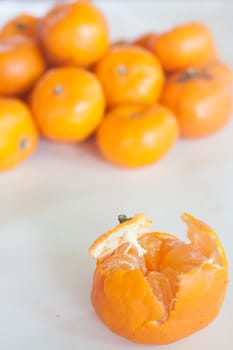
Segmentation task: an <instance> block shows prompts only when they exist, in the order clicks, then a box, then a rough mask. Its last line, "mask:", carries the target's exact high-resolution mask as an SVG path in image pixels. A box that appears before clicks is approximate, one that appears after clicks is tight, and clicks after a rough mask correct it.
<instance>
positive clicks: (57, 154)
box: [0, 0, 233, 350]
mask: <svg viewBox="0 0 233 350" xmlns="http://www.w3.org/2000/svg"><path fill="white" fill-rule="evenodd" d="M98 3H99V6H100V7H101V8H102V9H103V10H104V12H105V13H106V15H107V16H108V18H109V20H110V23H111V27H112V37H113V38H121V37H127V38H134V37H135V36H137V35H138V34H140V33H141V32H144V31H147V30H153V29H154V30H163V29H165V28H168V27H170V26H172V25H174V24H176V23H181V22H185V21H190V20H200V21H204V22H206V23H207V24H208V25H209V26H210V28H211V29H212V30H213V32H214V34H215V37H216V40H217V44H218V47H219V50H220V52H221V55H222V58H223V59H224V60H225V61H227V62H228V63H230V64H233V51H232V34H233V27H232V13H233V3H232V2H231V1H218V2H214V1H204V0H203V1H195V3H194V2H192V1H172V0H170V1H153V0H151V1H150V0H148V1H145V0H144V1H139V0H138V1H132V0H131V1H130V0H128V1H127V0H125V1H119V0H111V1H110V0H105V1H99V2H98ZM49 5H50V1H41V2H39V1H22V2H20V1H15V2H13V1H1V2H0V17H1V20H2V22H3V20H6V19H7V18H8V17H9V16H13V15H15V14H17V13H18V12H19V11H31V12H33V13H35V14H36V13H37V14H42V13H43V12H44V11H45V10H46V9H47V8H48V7H49ZM232 156H233V122H231V123H230V125H229V126H228V127H227V128H226V129H224V130H223V131H221V132H219V133H218V134H216V135H214V136H212V137H209V138H206V139H202V140H198V141H179V142H178V144H177V145H176V147H175V148H174V149H173V150H172V152H171V153H170V154H169V155H168V156H167V157H166V158H164V159H163V160H162V161H160V162H159V163H158V164H155V165H154V166H151V167H148V168H145V169H139V170H125V169H120V168H117V167H114V166H112V165H110V164H107V163H105V162H104V161H103V160H102V159H101V158H100V157H99V155H98V153H97V151H96V149H95V147H94V143H93V142H86V143H84V144H82V145H79V146H77V145H62V144H51V143H49V142H46V141H43V142H41V144H40V146H39V148H38V151H37V152H36V154H35V155H34V156H33V157H32V158H31V159H30V160H28V161H27V162H25V163H24V164H23V165H22V166H19V167H18V168H16V169H15V170H14V171H11V172H8V173H2V174H1V175H0V349H1V350H29V349H30V350H31V349H33V350H73V349H80V350H82V349H88V350H105V349H106V350H115V349H124V350H126V349H133V348H136V349H145V348H146V347H145V346H140V345H139V346H138V345H133V344H131V343H129V342H128V341H126V340H124V339H122V338H119V337H117V336H115V335H114V334H112V333H111V332H110V331H109V330H108V329H107V328H106V327H105V326H104V325H103V324H102V323H101V322H100V321H99V320H98V319H97V317H96V316H95V314H94V312H93V310H92V308H91V305H90V302H89V293H90V287H91V279H92V273H93V269H94V261H91V260H90V259H89V257H88V255H87V249H88V247H89V245H90V244H91V242H92V241H93V240H94V239H95V238H96V236H97V235H99V234H100V233H102V232H104V231H105V230H107V229H108V228H110V227H112V226H113V225H114V224H115V222H116V217H117V215H118V214H119V213H127V214H128V215H133V214H134V213H136V212H144V213H145V214H146V215H147V216H148V217H149V218H151V219H153V220H154V229H155V230H163V231H167V232H171V233H175V234H177V235H179V236H180V237H184V233H185V229H184V226H183V224H182V223H181V222H180V220H179V216H180V214H181V213H182V212H183V211H188V212H190V213H192V214H193V215H196V216H197V217H200V218H202V219H203V220H205V221H206V222H208V223H209V224H210V225H211V226H213V227H214V228H215V230H216V231H217V232H218V233H219V236H220V238H221V240H222V242H223V244H224V246H225V248H226V252H227V255H228V260H229V265H230V277H231V279H232V266H233V236H232V233H233V218H232V210H233V186H232V179H233V158H232ZM232 315H233V288H232V285H231V284H230V285H229V288H228V293H227V297H226V300H225V302H224V305H223V308H222V311H221V313H220V315H219V317H218V318H217V319H216V320H215V321H214V322H213V323H212V324H211V325H210V326H209V327H208V328H206V329H205V330H203V331H200V332H199V333H196V334H195V335H193V336H191V337H189V338H187V339H185V340H183V341H180V342H178V343H176V344H173V345H169V346H165V347H163V349H166V350H167V349H174V350H194V349H195V350H196V349H205V350H220V349H223V350H227V349H230V348H232V346H233V326H232ZM230 344H231V345H230ZM156 348H158V349H160V348H162V347H156Z"/></svg>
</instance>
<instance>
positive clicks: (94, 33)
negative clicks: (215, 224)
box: [0, 0, 232, 170]
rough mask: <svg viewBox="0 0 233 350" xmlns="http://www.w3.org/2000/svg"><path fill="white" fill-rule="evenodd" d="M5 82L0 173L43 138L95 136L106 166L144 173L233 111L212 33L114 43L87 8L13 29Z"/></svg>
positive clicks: (1, 57)
mask: <svg viewBox="0 0 233 350" xmlns="http://www.w3.org/2000/svg"><path fill="white" fill-rule="evenodd" d="M0 76H1V86H0V140H1V142H0V170H5V169H9V168H11V167H13V166H14V165H16V164H18V163H19V162H20V161H21V160H22V159H24V158H26V157H27V156H29V155H30V154H31V153H32V152H33V151H34V149H35V146H36V144H37V142H36V141H37V140H38V137H39V136H40V135H41V136H42V137H46V138H48V139H50V140H54V141H63V142H80V141H82V140H85V139H86V138H88V137H89V136H90V135H93V134H94V133H96V134H95V135H96V144H97V147H98V148H99V150H100V152H101V154H102V155H103V156H104V157H105V158H106V159H107V160H108V161H110V162H112V163H115V164H118V165H120V166H125V167H139V166H144V165H147V164H151V163H154V162H155V161H157V160H158V159H160V158H161V157H162V156H164V155H165V154H166V153H167V152H168V151H169V150H170V149H171V148H172V146H173V145H174V144H175V142H176V140H177V139H178V137H179V136H182V137H187V138H193V137H201V136H206V135H209V134H212V133H214V132H216V131H217V130H219V129H221V128H222V127H223V126H224V125H225V124H226V123H227V122H228V120H229V118H230V116H231V111H232V73H231V70H230V68H229V67H227V65H225V64H224V63H223V62H221V61H220V60H219V58H218V52H217V50H216V47H215V44H214V40H213V37H212V34H211V33H210V31H209V30H208V28H207V27H206V26H205V25H203V24H201V23H188V24H184V25H181V26H178V27H176V28H174V29H172V30H170V31H168V32H166V33H153V32H152V33H148V34H145V35H143V36H142V37H140V38H139V39H137V40H135V41H133V42H126V41H120V42H115V43H110V40H109V28H108V24H107V21H106V19H105V17H104V15H103V14H102V13H101V11H100V10H99V9H97V8H96V7H95V5H94V4H92V2H91V1H88V0H80V1H74V2H71V3H60V4H58V5H56V6H54V7H53V8H52V9H51V10H50V11H49V12H48V13H47V14H46V15H45V16H44V17H42V18H37V17H35V16H32V15H29V14H21V15H19V16H17V17H16V18H13V19H12V20H11V21H9V22H8V23H6V24H5V25H4V26H3V27H2V29H1V30H0ZM16 104H17V105H18V107H17V108H16V107H15V106H16ZM22 115H24V118H23V117H22ZM26 115H27V117H26ZM29 124H30V125H31V126H32V127H31V128H28V125H29ZM22 140H23V141H22ZM22 145H23V146H22Z"/></svg>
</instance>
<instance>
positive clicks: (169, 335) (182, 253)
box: [89, 214, 228, 344]
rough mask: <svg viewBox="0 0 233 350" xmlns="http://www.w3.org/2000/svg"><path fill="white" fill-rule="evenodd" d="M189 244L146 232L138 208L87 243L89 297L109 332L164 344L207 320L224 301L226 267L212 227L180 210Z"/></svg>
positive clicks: (199, 327)
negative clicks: (92, 262)
mask: <svg viewBox="0 0 233 350" xmlns="http://www.w3.org/2000/svg"><path fill="white" fill-rule="evenodd" d="M183 220H184V222H185V223H186V225H187V227H188V238H189V243H184V242H182V241H181V240H179V239H178V238H176V237H175V236H172V235H169V234H166V233H160V232H150V226H151V221H149V220H147V219H146V218H145V216H144V215H143V214H138V215H136V216H135V217H133V218H131V219H128V218H126V217H125V216H122V215H121V216H120V221H121V222H122V223H121V224H120V225H118V226H117V227H115V228H114V229H112V230H110V231H108V232H107V233H105V234H103V235H102V236H101V237H100V238H98V239H97V240H96V241H95V242H94V243H93V244H92V246H91V247H90V249H89V253H90V255H91V256H92V257H94V258H95V259H96V260H97V263H96V270H95V274H94V278H93V286H92V292H91V300H92V304H93V307H94V309H95V311H96V313H97V315H98V316H99V318H100V319H101V320H102V321H103V322H104V323H105V324H106V326H107V327H108V328H109V329H110V330H111V331H112V332H114V333H116V334H118V335H120V336H122V337H125V338H127V339H129V340H131V341H133V342H136V343H143V344H168V343H172V342H175V341H177V340H179V339H182V338H184V337H187V336H188V335H190V334H192V333H194V332H196V331H198V330H200V329H202V328H203V327H205V326H207V325H208V324H209V323H210V322H211V321H213V320H214V319H215V317H216V316H217V315H218V313H219V310H220V308H221V305H222V302H223V300H224V296H225V292H226V287H227V283H228V269H227V261H226V256H225V253H224V250H223V247H222V245H221V243H220V241H219V239H218V237H217V235H216V233H215V232H214V231H213V230H212V229H211V228H210V227H209V226H207V225H206V224H204V223H203V222H201V221H199V220H197V219H195V218H194V217H192V216H191V215H189V214H183Z"/></svg>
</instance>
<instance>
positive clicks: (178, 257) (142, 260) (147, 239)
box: [98, 233, 208, 322]
mask: <svg viewBox="0 0 233 350" xmlns="http://www.w3.org/2000/svg"><path fill="white" fill-rule="evenodd" d="M138 242H139V244H140V245H141V247H143V248H144V249H146V250H147V253H146V254H144V256H143V257H140V256H139V255H138V253H137V251H136V250H135V249H133V248H130V249H129V244H127V243H124V244H122V245H120V246H119V247H118V248H117V249H116V250H115V251H114V253H112V254H110V255H108V256H107V257H104V258H103V259H100V261H99V262H98V263H99V268H100V269H101V270H102V271H103V273H104V275H111V274H113V273H114V272H116V271H118V270H123V271H131V270H140V271H141V272H142V273H143V275H144V276H145V277H146V281H147V283H148V285H149V287H150V288H151V290H152V292H153V294H154V295H155V296H156V298H157V299H158V300H159V302H160V303H161V304H162V306H163V312H164V314H163V317H162V318H161V320H160V321H159V322H164V321H166V320H167V318H168V316H169V312H170V310H171V309H172V307H173V306H174V303H175V297H176V293H175V292H177V289H178V288H177V283H178V282H177V280H178V275H179V273H184V272H189V271H191V270H192V269H194V268H198V267H201V265H202V264H203V263H204V261H206V260H208V256H205V255H204V254H203V253H202V252H201V250H200V248H199V247H197V246H195V245H194V244H192V243H190V244H186V243H183V242H181V241H180V240H178V239H176V238H173V239H170V238H167V239H162V238H158V237H157V235H156V233H152V234H151V233H149V234H145V235H143V236H142V237H140V239H139V241H138Z"/></svg>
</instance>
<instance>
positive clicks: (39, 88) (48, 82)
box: [29, 67, 105, 142]
mask: <svg viewBox="0 0 233 350" xmlns="http://www.w3.org/2000/svg"><path fill="white" fill-rule="evenodd" d="M29 103H30V105H31V108H32V111H33V115H34V117H35V119H36V121H37V123H38V126H39V128H40V131H41V133H42V135H44V136H45V137H47V138H49V139H52V140H55V141H67V142H69V141H71V142H76V141H82V140H84V139H86V138H87V137H88V136H89V135H90V134H91V133H92V132H93V131H94V130H95V129H96V127H97V126H98V125H99V123H100V122H101V120H102V118H103V115H104V109H105V97H104V93H103V91H102V87H101V85H100V83H99V81H98V80H97V79H96V77H95V76H94V75H93V74H92V73H90V72H87V71H86V70H84V69H81V68H72V67H64V68H56V69H51V70H49V71H48V72H47V73H46V74H45V75H44V76H43V77H42V78H41V79H40V80H39V82H38V83H37V84H36V86H35V88H34V89H33V91H32V93H31V95H30V102H29Z"/></svg>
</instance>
